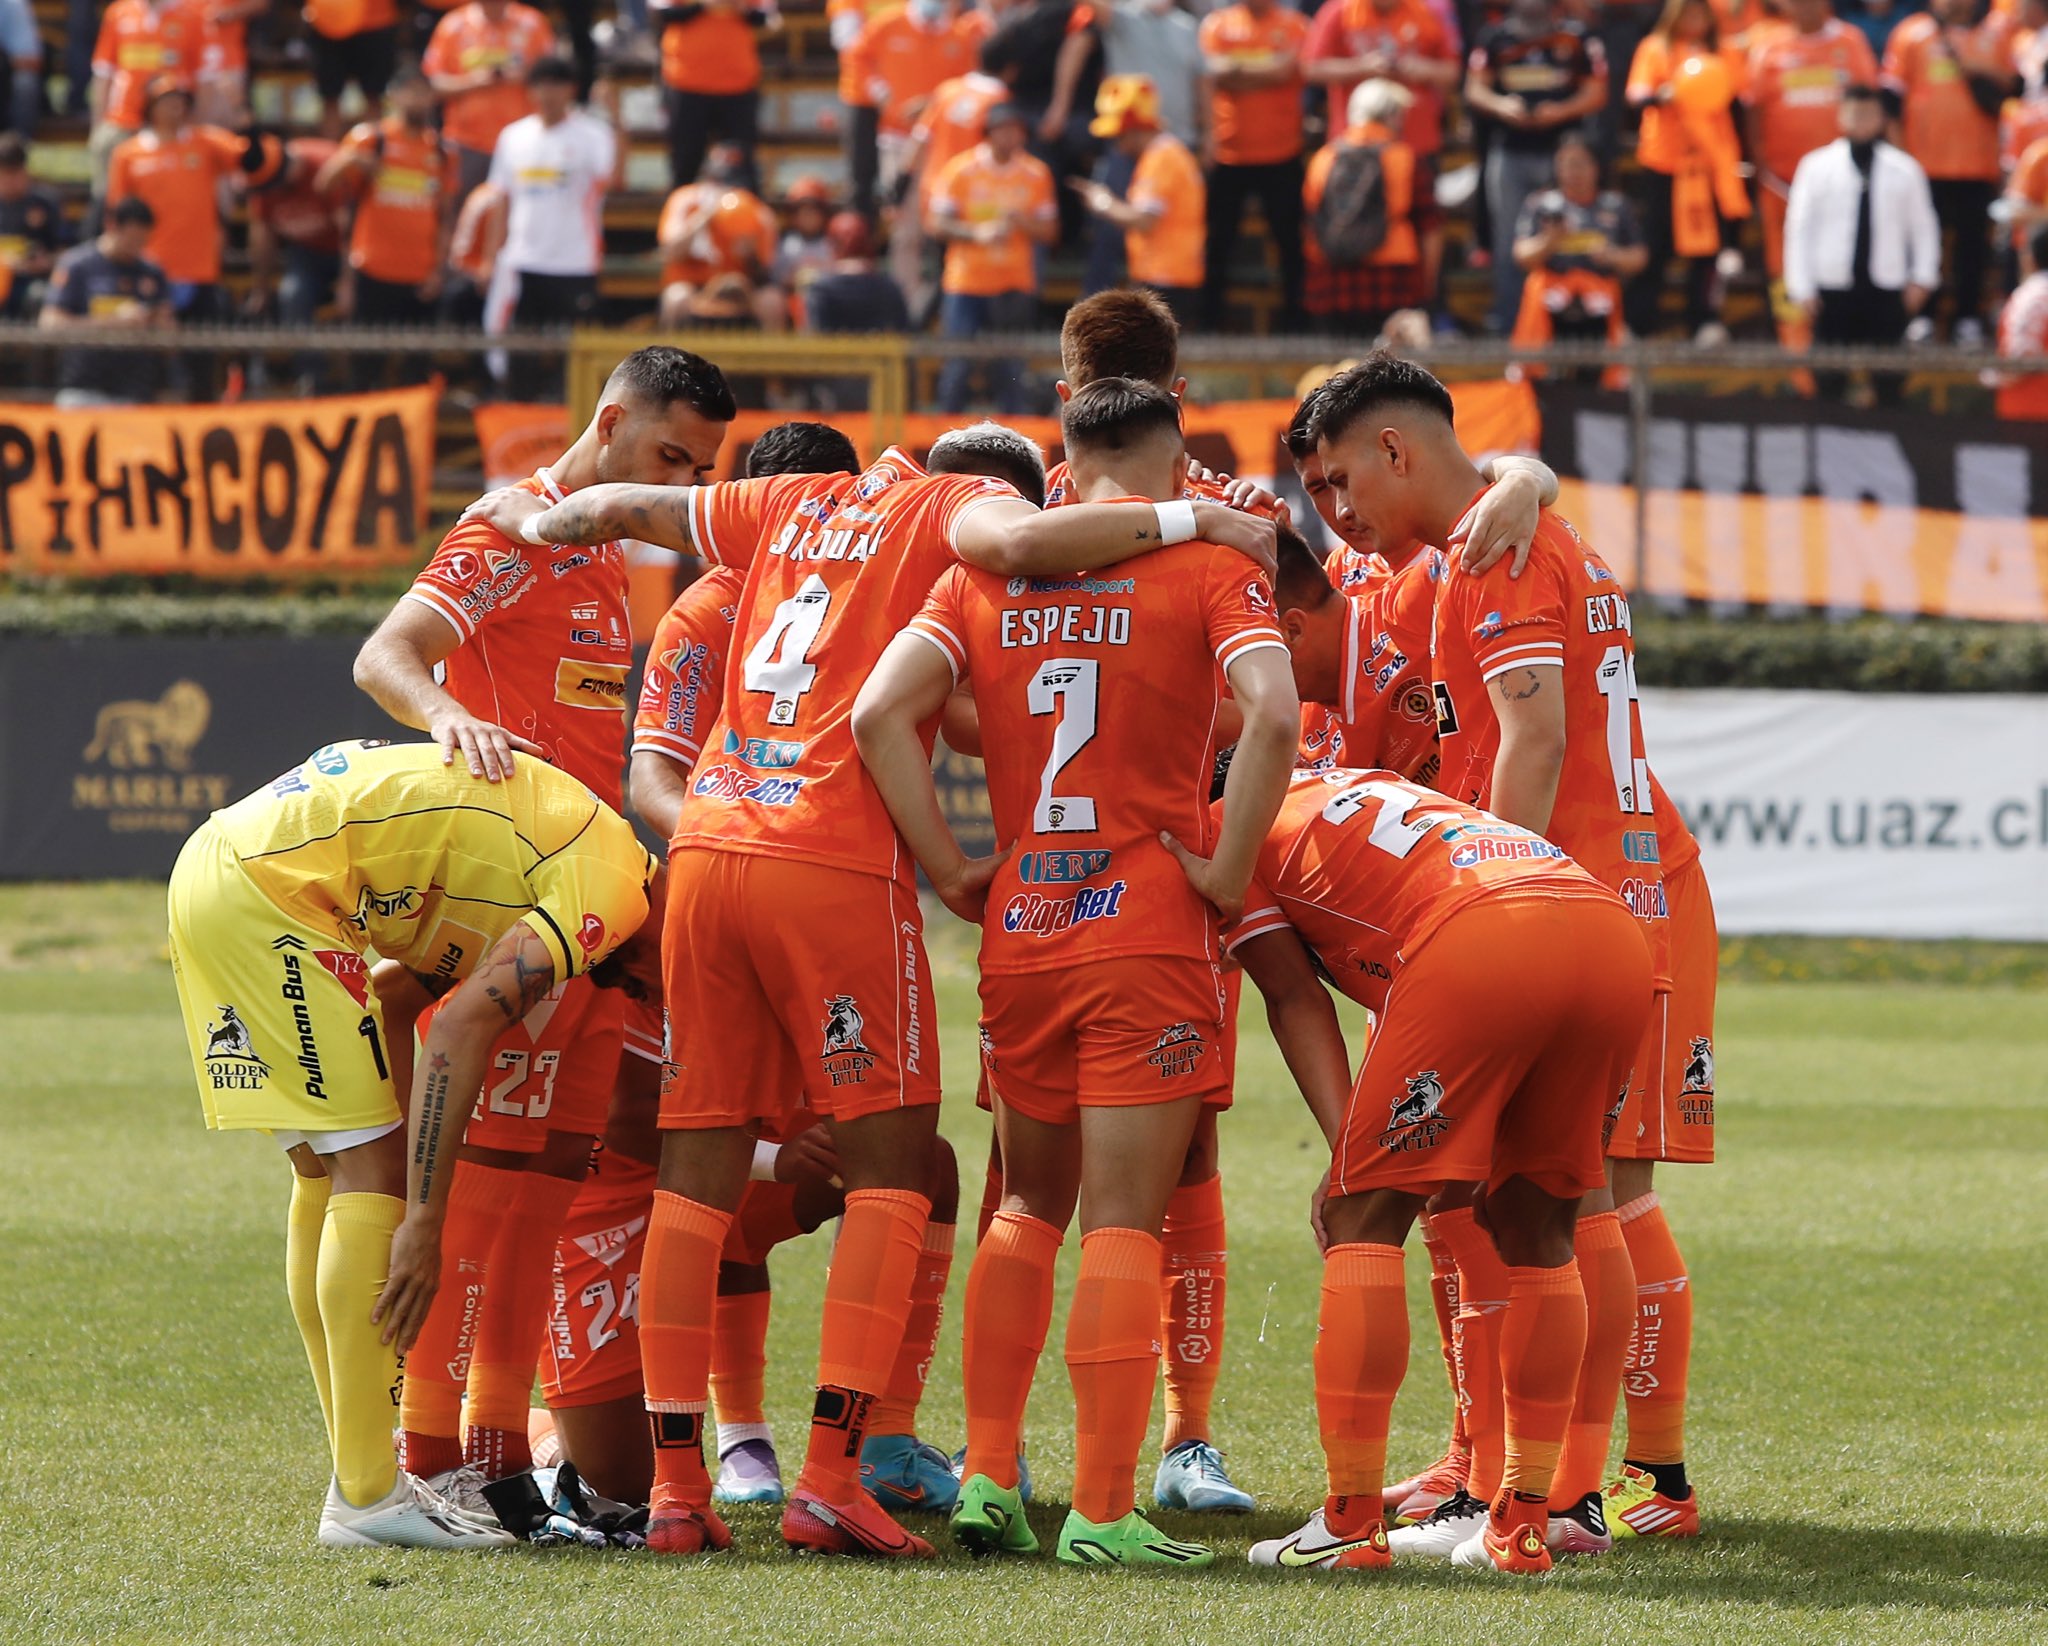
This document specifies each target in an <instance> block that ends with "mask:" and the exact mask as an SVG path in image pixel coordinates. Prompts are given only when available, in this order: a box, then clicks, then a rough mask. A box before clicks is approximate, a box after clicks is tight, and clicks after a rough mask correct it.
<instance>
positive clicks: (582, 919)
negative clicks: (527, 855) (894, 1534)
mask: <svg viewBox="0 0 2048 1646" xmlns="http://www.w3.org/2000/svg"><path fill="white" fill-rule="evenodd" d="M592 804H593V805H595V806H596V811H595V814H594V815H593V816H592V817H591V820H590V824H589V826H588V827H587V828H585V829H584V830H583V832H582V833H581V834H579V835H577V837H576V838H575V839H574V840H572V841H570V842H569V843H568V844H567V845H566V846H564V847H562V848H561V850H559V851H557V852H555V853H554V854H553V855H551V856H549V857H545V858H543V859H542V860H541V861H540V862H539V863H538V864H536V865H535V866H534V869H533V871H532V873H531V874H530V875H529V876H528V881H529V884H530V885H531V886H532V888H533V893H534V905H533V908H532V910H531V911H530V912H529V913H528V914H527V916H526V924H527V925H528V926H530V927H532V928H533V930H534V931H535V932H537V933H539V934H540V939H541V941H542V942H543V943H544V944H545V945H546V946H547V949H548V953H549V956H550V957H551V958H552V959H553V960H554V962H555V981H556V982H557V983H560V982H564V981H566V980H567V979H569V978H572V977H577V976H580V975H581V974H582V973H584V972H587V971H589V970H590V968H591V967H593V966H595V965H596V964H598V962H599V961H601V960H603V959H604V958H605V957H606V956H607V955H609V954H610V953H611V952H612V950H614V949H616V948H617V947H618V946H619V945H620V944H621V943H623V942H625V940H626V939H627V938H629V937H631V936H632V935H633V933H634V932H636V931H638V930H639V929H640V923H641V922H642V921H643V920H645V919H646V918H647V910H648V905H647V885H648V882H649V881H650V880H651V879H652V878H653V876H654V871H655V868H656V864H655V861H654V859H653V858H652V857H651V856H650V855H649V854H648V851H647V848H646V847H644V846H642V845H641V844H640V842H639V840H638V839H637V838H636V837H635V835H634V833H633V827H632V825H631V824H630V823H628V822H627V821H626V820H625V819H624V818H622V817H620V816H619V814H618V813H617V812H615V811H613V810H611V808H610V807H608V806H603V805H597V803H596V802H594V801H593V802H592Z"/></svg>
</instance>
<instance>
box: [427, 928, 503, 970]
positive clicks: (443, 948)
mask: <svg viewBox="0 0 2048 1646" xmlns="http://www.w3.org/2000/svg"><path fill="white" fill-rule="evenodd" d="M489 943H490V940H489V939H488V938H486V937H485V936H484V934H483V933H482V932H480V931H476V930H475V929H473V928H472V927H469V926H458V925H457V924H456V923H455V922H454V921H452V920H442V921H438V922H436V924H435V926H434V929H433V931H431V932H430V933H428V934H427V940H426V942H424V943H422V944H421V945H420V946H419V950H418V952H419V953H420V954H423V955H429V954H430V955H432V956H433V957H434V963H433V965H432V966H431V967H430V968H428V969H427V971H426V977H427V979H428V981H429V983H432V984H441V985H446V984H450V983H453V982H454V981H455V980H456V979H457V978H458V977H460V976H461V975H462V972H463V962H464V961H465V960H469V959H471V958H472V957H474V956H476V955H480V954H482V953H483V952H484V950H485V949H486V948H487V947H488V946H489Z"/></svg>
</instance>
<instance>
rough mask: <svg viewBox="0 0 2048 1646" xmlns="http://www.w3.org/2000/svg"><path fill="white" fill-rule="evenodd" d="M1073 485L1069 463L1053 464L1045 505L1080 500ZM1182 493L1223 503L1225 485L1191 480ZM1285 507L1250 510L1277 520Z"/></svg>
mask: <svg viewBox="0 0 2048 1646" xmlns="http://www.w3.org/2000/svg"><path fill="white" fill-rule="evenodd" d="M1073 486H1074V476H1073V472H1072V471H1071V470H1070V469H1068V467H1067V465H1066V464H1065V463H1064V462H1061V463H1055V464H1053V466H1052V467H1051V468H1049V469H1047V470H1046V471H1045V506H1046V507H1047V508H1049V509H1053V508H1058V507H1059V505H1060V504H1062V503H1074V502H1078V501H1079V499H1078V498H1073V497H1069V496H1068V495H1067V493H1068V492H1070V491H1071V490H1073ZM1180 495H1181V496H1182V498H1183V499H1185V500H1186V501H1187V502H1190V503H1221V502H1223V501H1224V496H1223V486H1222V484H1221V483H1220V482H1218V481H1215V480H1190V481H1188V482H1187V484H1185V485H1184V486H1182V487H1181V489H1180ZM1284 507H1285V505H1284V504H1280V503H1275V504H1273V505H1271V506H1269V507H1267V508H1264V509H1253V510H1250V511H1248V512H1250V513H1253V514H1256V515H1258V516H1259V517H1260V518H1261V519H1264V520H1277V519H1279V518H1280V510H1281V509H1282V508H1284Z"/></svg>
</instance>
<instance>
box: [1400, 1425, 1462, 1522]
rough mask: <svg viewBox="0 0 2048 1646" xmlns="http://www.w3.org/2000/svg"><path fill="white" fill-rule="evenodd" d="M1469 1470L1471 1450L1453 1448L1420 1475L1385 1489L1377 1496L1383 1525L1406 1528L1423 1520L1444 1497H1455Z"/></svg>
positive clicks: (1434, 1509) (1411, 1476)
mask: <svg viewBox="0 0 2048 1646" xmlns="http://www.w3.org/2000/svg"><path fill="white" fill-rule="evenodd" d="M1471 1468H1472V1450H1471V1448H1470V1447H1468V1446H1455V1445H1454V1446H1452V1447H1450V1448H1449V1449H1448V1450H1446V1451H1445V1453H1444V1455H1443V1456H1442V1457H1440V1458H1438V1459H1437V1460H1436V1461H1435V1462H1434V1463H1432V1464H1431V1465H1430V1466H1429V1467H1428V1468H1427V1469H1424V1470H1423V1471H1422V1473H1421V1474H1419V1475H1410V1476H1409V1477H1408V1478H1407V1479H1406V1480H1404V1481H1401V1482H1400V1483H1398V1484H1397V1485H1393V1486H1389V1487H1388V1488H1387V1489H1386V1490H1385V1491H1383V1492H1381V1493H1380V1507H1381V1508H1382V1509H1383V1510H1384V1511H1385V1512H1386V1517H1387V1524H1388V1525H1389V1526H1409V1525H1413V1524H1414V1523H1415V1522H1416V1521H1418V1520H1427V1519H1428V1518H1429V1517H1430V1516H1431V1515H1432V1514H1434V1513H1435V1512H1436V1508H1437V1505H1438V1504H1440V1503H1442V1502H1443V1500H1444V1499H1445V1498H1447V1497H1454V1496H1456V1495H1457V1493H1458V1492H1459V1490H1460V1489H1461V1488H1462V1487H1463V1486H1464V1484H1465V1477H1466V1475H1467V1474H1468V1473H1470V1472H1471Z"/></svg>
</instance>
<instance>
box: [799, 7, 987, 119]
mask: <svg viewBox="0 0 2048 1646" xmlns="http://www.w3.org/2000/svg"><path fill="white" fill-rule="evenodd" d="M901 4H902V0H826V5H825V16H826V17H827V18H828V19H830V21H831V24H832V41H833V44H834V45H838V44H839V42H840V40H841V39H842V35H841V32H840V31H841V28H842V27H844V28H847V29H851V30H854V31H855V32H854V35H853V38H852V39H851V40H849V41H848V42H847V43H846V44H845V46H843V47H842V48H841V49H840V52H839V101H840V102H842V103H844V104H845V105H846V106H847V107H848V108H853V109H871V108H873V107H874V106H875V98H874V93H873V91H872V89H871V88H870V87H869V84H868V81H867V78H866V76H865V74H864V73H863V72H862V66H861V61H860V59H859V58H858V57H857V56H855V55H854V47H856V46H858V45H859V44H860V34H861V33H863V32H865V31H866V29H867V26H868V25H869V24H871V23H873V22H874V21H875V19H876V18H878V17H881V16H882V15H884V14H885V13H887V12H892V11H895V10H896V9H897V8H898V7H899V6H900V5H901ZM842 18H845V19H848V20H849V21H847V22H846V23H844V24H842V23H841V21H840V20H841V19H842ZM855 18H858V19H859V22H858V23H855V22H853V21H851V20H852V19H855ZM974 135H975V140H976V141H977V142H979V141H980V139H981V133H979V132H976V133H975V134H974Z"/></svg>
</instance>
